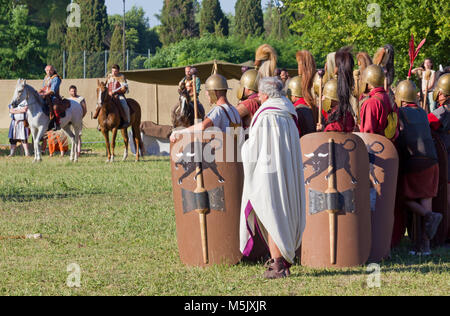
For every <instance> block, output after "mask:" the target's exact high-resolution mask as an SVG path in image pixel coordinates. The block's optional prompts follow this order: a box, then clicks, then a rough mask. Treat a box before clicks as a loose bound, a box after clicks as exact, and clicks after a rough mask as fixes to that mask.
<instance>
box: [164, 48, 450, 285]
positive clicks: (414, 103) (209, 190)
mask: <svg viewBox="0 0 450 316" xmlns="http://www.w3.org/2000/svg"><path fill="white" fill-rule="evenodd" d="M410 55H411V56H413V57H415V56H417V51H412V52H411V53H410ZM296 58H297V62H298V76H295V77H292V78H290V77H288V74H287V73H288V72H287V71H286V70H283V71H280V70H279V69H277V67H276V63H277V53H276V52H275V50H274V49H273V48H272V47H270V46H269V45H263V46H261V47H260V48H259V49H258V50H257V51H256V57H255V69H244V70H245V72H244V73H243V75H242V78H241V80H240V87H239V89H238V92H237V96H238V98H239V100H240V103H239V104H237V105H236V106H233V105H231V104H230V102H229V101H228V98H227V91H228V90H229V88H228V84H227V80H226V79H225V78H224V77H223V76H221V75H220V74H217V73H215V74H213V75H212V76H211V77H209V78H208V80H207V81H206V94H207V96H208V98H209V101H210V104H211V105H212V106H213V108H212V110H211V111H210V112H209V113H208V114H206V115H204V114H203V115H202V116H204V120H202V121H199V122H197V123H196V124H194V125H192V126H190V127H187V128H185V129H179V130H176V131H174V132H173V134H172V136H171V137H170V139H171V142H172V147H173V152H172V156H173V157H176V158H178V159H179V160H178V161H177V160H176V158H175V159H172V160H173V164H172V167H173V168H172V177H173V187H174V201H175V209H176V215H177V234H178V244H179V251H180V257H181V260H182V261H183V262H184V263H186V264H191V265H196V266H207V265H210V264H220V263H231V264H233V263H236V262H238V261H239V260H242V257H244V259H247V260H258V259H261V258H266V259H269V258H270V260H269V261H268V262H267V265H266V268H267V270H266V272H265V274H264V276H265V277H266V278H269V279H273V278H283V277H287V276H289V275H290V270H289V268H290V266H291V265H292V264H294V259H295V257H298V258H300V260H301V263H302V264H304V265H308V266H314V267H333V266H334V267H344V266H354V265H362V264H365V263H366V262H367V261H381V260H383V259H387V258H389V255H390V250H391V248H392V247H394V246H397V245H398V243H399V241H400V240H401V239H402V237H404V235H405V232H406V227H408V235H409V236H410V237H411V238H412V240H413V245H414V246H413V249H412V252H411V253H412V254H420V255H429V254H430V253H431V250H430V241H432V240H433V239H434V238H436V235H437V232H438V231H440V234H441V235H442V234H443V233H442V230H443V227H444V228H445V233H444V234H445V236H444V237H442V236H441V237H440V238H441V239H442V238H443V239H444V242H445V240H447V238H448V223H447V221H448V215H447V212H448V205H447V204H448V203H447V201H450V199H449V198H448V193H447V190H446V189H445V188H447V182H448V174H447V173H448V171H447V170H448V167H447V166H448V154H449V153H450V148H449V146H450V142H449V116H448V106H449V105H450V74H449V73H445V72H441V74H440V76H439V77H437V75H435V74H433V75H434V76H435V79H434V80H435V84H434V87H433V88H434V91H432V92H433V96H432V98H429V91H430V90H429V88H430V87H426V89H425V90H426V92H425V93H426V94H425V93H424V99H428V100H431V99H432V101H435V102H436V106H435V109H434V110H433V109H432V108H431V107H430V108H428V107H424V106H423V105H426V104H427V103H424V104H423V105H422V103H421V102H420V101H419V100H420V94H419V91H418V89H417V88H416V85H415V83H414V81H413V80H412V79H411V78H410V77H411V75H412V73H416V74H418V73H419V71H417V70H415V71H412V68H413V63H414V59H415V58H411V59H410V60H411V69H410V72H409V76H408V77H407V79H406V80H403V81H400V82H399V83H398V84H397V85H396V86H395V87H394V86H393V83H394V67H393V65H394V51H393V47H392V46H391V45H386V46H384V47H382V48H380V49H379V50H378V51H377V53H376V55H375V56H374V58H373V59H372V58H371V57H370V56H369V55H368V54H367V53H365V52H360V53H358V54H357V55H356V62H357V64H356V65H355V58H354V57H353V53H352V51H351V48H349V47H345V48H342V49H340V50H339V51H337V52H335V53H332V54H329V55H328V57H327V62H326V65H325V67H324V69H317V67H316V63H315V60H314V58H313V56H312V54H311V53H310V52H308V51H305V50H303V51H299V52H298V53H297V56H296ZM355 68H357V70H354V69H355ZM281 73H283V78H281V77H280V75H281ZM425 73H426V71H425V70H424V71H423V74H421V75H422V76H425ZM428 76H429V74H428ZM190 79H191V80H198V78H195V76H194V79H192V77H190ZM420 79H422V78H420ZM183 83H184V84H185V83H186V82H185V81H183ZM193 83H194V81H193V82H192V83H191V85H193V86H198V84H197V82H195V84H193ZM427 84H428V81H427ZM191 90H192V89H191ZM198 94H199V90H198V91H196V96H195V97H196V98H198ZM191 96H193V94H191ZM193 103H195V106H196V107H198V106H199V102H198V99H197V100H196V101H195V102H193ZM427 112H428V113H427ZM197 117H200V116H199V115H197ZM211 127H214V128H215V130H220V131H222V132H223V133H227V132H229V131H230V129H236V128H237V127H240V128H241V129H242V130H244V131H245V134H246V137H245V138H246V140H245V142H244V143H243V144H241V145H242V146H240V151H241V155H242V164H241V163H229V162H228V163H222V162H221V161H217V162H216V163H214V162H213V163H211V161H209V162H206V161H205V160H203V159H199V160H195V162H194V160H193V157H197V156H196V153H195V148H197V149H198V148H199V147H196V145H195V143H198V142H199V141H200V142H203V146H202V147H201V148H203V149H205V148H209V149H210V150H212V151H213V152H215V153H216V154H217V152H218V151H219V150H222V151H225V150H226V151H227V152H228V150H229V148H225V147H227V146H228V145H225V141H223V142H222V143H221V144H219V143H217V145H216V146H215V147H214V146H213V145H212V144H213V143H214V142H215V141H216V140H217V139H215V138H214V137H206V136H204V135H206V133H208V129H209V128H211ZM199 131H201V132H202V133H203V136H201V137H200V138H202V137H203V138H202V139H201V140H199V139H197V138H193V136H192V135H194V134H195V132H199ZM184 137H187V138H189V137H191V138H189V139H191V140H192V143H191V144H189V143H186V146H184V148H181V149H180V148H179V147H177V149H175V147H176V146H175V145H176V144H177V143H178V142H179V141H180V140H181V139H183V138H184ZM299 137H300V138H301V140H300V141H299ZM181 151H183V152H181ZM383 155H384V156H383ZM197 158H198V157H197ZM180 164H182V165H183V166H184V168H183V169H180V168H178V165H180ZM190 164H192V168H191V167H189V165H190ZM189 168H191V169H189ZM240 168H241V169H240ZM194 171H195V172H194ZM325 171H326V172H325ZM190 172H192V173H191V175H192V176H195V177H193V178H192V179H191V178H189V173H190ZM322 172H323V173H322ZM199 175H201V178H202V179H201V181H199ZM242 177H243V180H242ZM442 179H444V180H442ZM217 180H218V181H217ZM189 181H192V183H189ZM218 185H219V187H218ZM220 185H221V186H220ZM442 186H443V187H444V191H442ZM194 188H197V189H195V191H194ZM188 191H189V192H190V193H189V194H188ZM439 195H440V200H439V201H440V202H438V203H434V202H435V200H436V198H437V197H438V196H439ZM219 197H220V198H219ZM234 200H238V202H235V201H234ZM194 210H195V211H197V212H192V211H194ZM323 211H326V212H323ZM195 214H199V215H200V227H199V225H198V216H197V215H195ZM206 214H208V215H207V216H206ZM412 219H413V220H412ZM197 227H198V228H197ZM206 227H207V229H206ZM200 236H201V238H200ZM323 236H325V237H326V238H323ZM328 237H329V238H328ZM302 241H303V243H302ZM239 245H240V246H239Z"/></svg>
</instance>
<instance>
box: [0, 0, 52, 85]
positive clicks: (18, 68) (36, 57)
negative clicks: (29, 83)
mask: <svg viewBox="0 0 450 316" xmlns="http://www.w3.org/2000/svg"><path fill="white" fill-rule="evenodd" d="M43 38H45V32H44V31H43V30H42V29H40V28H38V27H37V26H34V25H32V24H31V23H30V21H29V10H28V7H27V6H26V5H21V4H17V2H14V1H6V0H1V1H0V78H5V79H6V78H8V79H13V78H19V77H20V78H37V77H39V74H40V73H42V72H43V67H44V62H43V60H44V49H43V46H44V45H43V43H42V39H43Z"/></svg>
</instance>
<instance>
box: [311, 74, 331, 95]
mask: <svg viewBox="0 0 450 316" xmlns="http://www.w3.org/2000/svg"><path fill="white" fill-rule="evenodd" d="M322 71H323V72H324V76H323V79H322V80H323V81H322V85H325V84H326V83H327V82H328V78H327V75H326V74H325V71H324V70H322ZM313 88H314V93H315V95H316V96H317V97H319V95H320V75H319V71H317V72H316V74H315V75H314V79H313ZM322 89H323V86H322Z"/></svg>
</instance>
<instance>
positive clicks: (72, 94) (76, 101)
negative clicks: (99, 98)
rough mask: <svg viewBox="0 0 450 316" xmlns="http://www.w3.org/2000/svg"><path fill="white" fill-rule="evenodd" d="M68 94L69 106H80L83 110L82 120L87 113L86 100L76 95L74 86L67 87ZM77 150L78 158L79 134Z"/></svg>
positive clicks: (79, 149) (79, 153)
mask: <svg viewBox="0 0 450 316" xmlns="http://www.w3.org/2000/svg"><path fill="white" fill-rule="evenodd" d="M69 94H70V97H69V98H68V100H69V101H70V104H71V106H72V105H79V106H81V108H82V109H83V118H84V117H85V116H86V113H87V106H86V100H85V99H84V97H82V96H79V95H78V91H77V87H76V86H74V85H71V86H70V87H69ZM77 148H78V156H80V155H81V133H80V137H79V139H78V146H77Z"/></svg>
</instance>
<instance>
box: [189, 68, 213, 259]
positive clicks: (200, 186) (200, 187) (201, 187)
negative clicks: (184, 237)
mask: <svg viewBox="0 0 450 316" xmlns="http://www.w3.org/2000/svg"><path fill="white" fill-rule="evenodd" d="M192 81H193V84H192V86H193V89H194V117H195V124H197V123H198V121H199V118H198V102H197V88H196V82H197V77H196V76H195V75H193V76H192ZM195 137H196V138H197V136H195ZM196 142H197V139H196ZM195 150H201V148H196V149H195ZM196 174H197V175H198V176H197V188H196V189H195V191H194V193H195V194H196V195H198V196H205V195H206V196H207V194H208V192H207V191H206V189H205V183H204V179H203V171H202V163H201V162H198V163H197V168H196ZM195 211H196V212H197V213H198V215H199V220H200V234H201V239H202V251H203V263H204V264H208V263H209V256H208V236H207V230H206V214H208V213H209V209H208V208H203V209H198V210H195Z"/></svg>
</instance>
